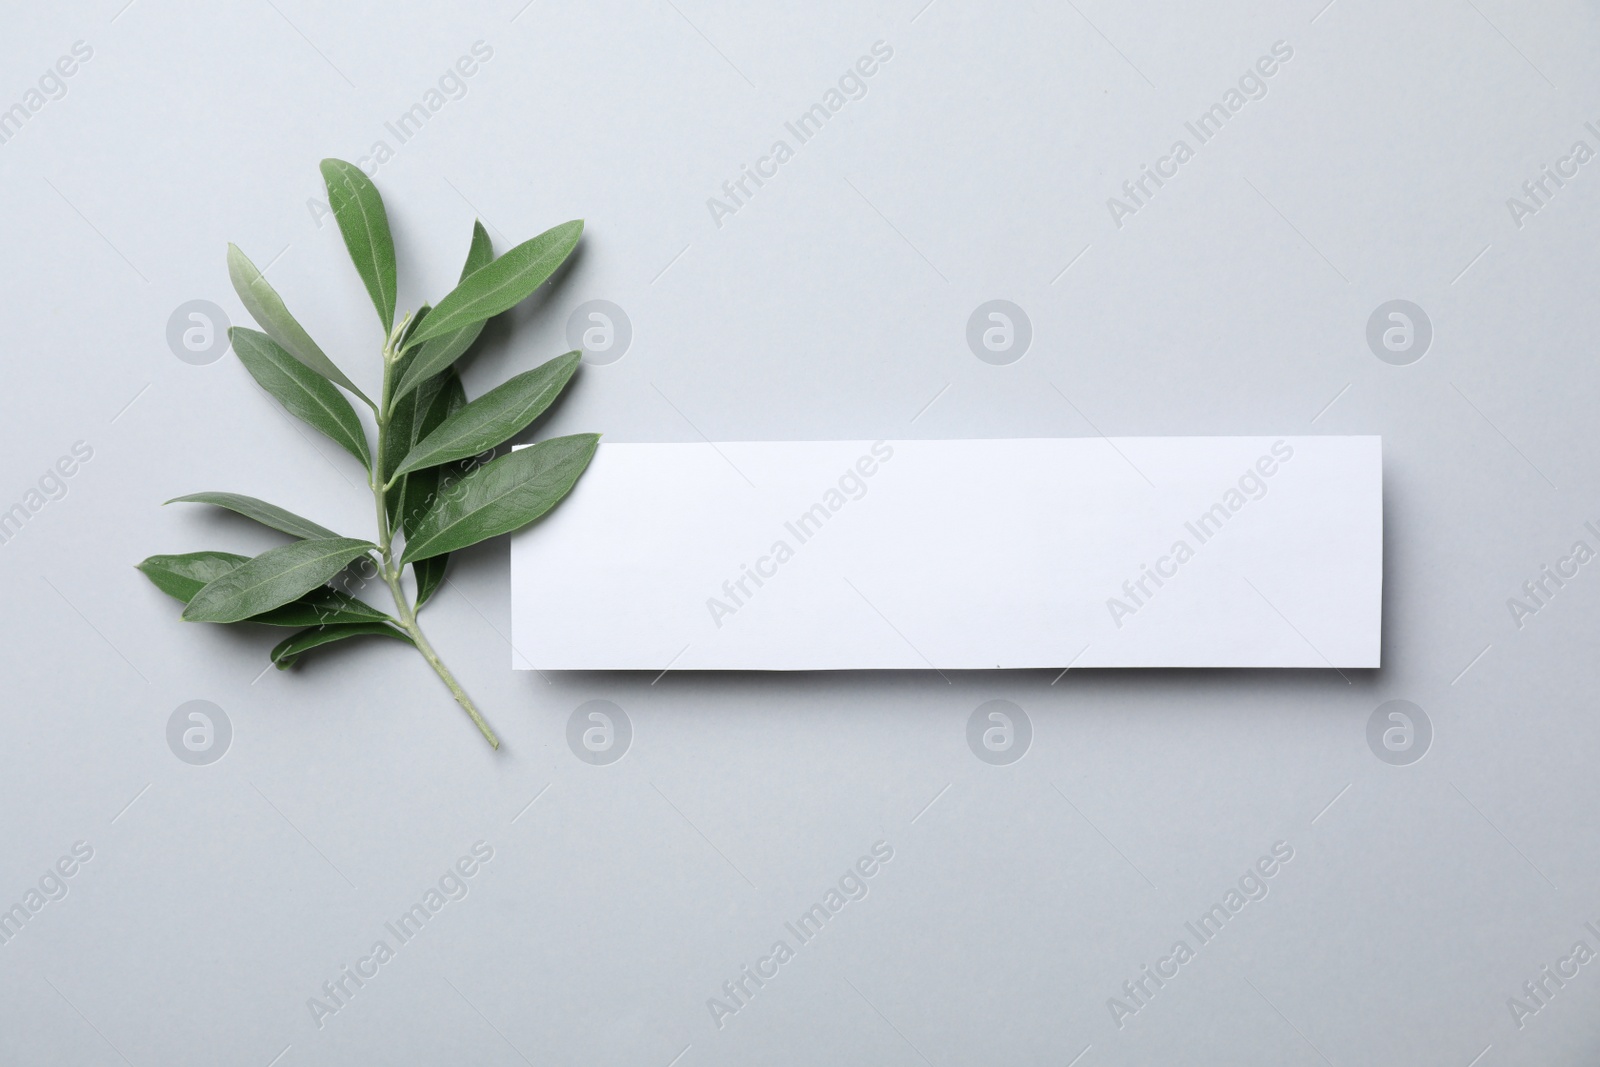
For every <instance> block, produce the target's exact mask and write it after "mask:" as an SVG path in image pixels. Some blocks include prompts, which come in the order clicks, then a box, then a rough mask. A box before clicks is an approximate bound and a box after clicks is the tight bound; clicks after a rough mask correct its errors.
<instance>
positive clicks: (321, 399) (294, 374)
mask: <svg viewBox="0 0 1600 1067" xmlns="http://www.w3.org/2000/svg"><path fill="white" fill-rule="evenodd" d="M228 338H229V339H230V340H231V341H232V342H233V352H234V354H235V355H236V356H238V357H239V362H240V363H243V364H244V369H245V370H247V371H249V372H250V377H252V378H254V379H255V380H256V382H257V383H258V384H259V385H260V386H261V388H263V389H265V390H266V391H267V392H269V393H271V394H272V395H273V396H275V397H277V399H278V402H279V403H280V404H282V405H283V406H284V407H286V408H288V409H289V413H290V414H291V415H294V416H295V417H296V418H298V419H300V420H301V421H303V422H307V423H310V424H311V425H312V426H315V427H316V428H317V429H319V430H321V431H322V432H323V433H325V434H327V435H328V436H329V437H331V438H333V440H334V441H335V442H336V443H337V444H339V445H340V446H341V447H342V448H344V450H345V451H347V452H349V453H350V454H351V455H352V456H354V457H356V458H357V459H359V460H360V461H361V465H362V466H363V467H366V468H367V469H368V470H370V469H371V468H372V455H371V453H370V452H368V451H367V434H366V431H365V430H363V429H362V428H361V420H360V419H358V418H357V417H356V409H355V408H353V407H351V406H350V401H348V400H346V399H345V398H344V395H343V394H342V393H340V392H339V390H337V389H335V388H334V387H333V386H332V385H331V384H329V382H328V381H327V379H325V378H322V377H321V376H319V375H317V374H314V373H312V372H311V371H310V370H309V369H307V368H306V366H305V365H304V364H302V363H301V362H300V361H299V360H297V359H295V358H294V357H293V356H291V355H289V353H288V352H286V351H284V349H283V347H282V346H281V345H279V344H278V343H277V342H276V341H274V340H273V339H272V338H271V337H268V336H267V335H266V334H264V333H260V332H258V331H256V330H250V329H246V328H245V327H243V326H234V327H232V328H230V329H229V330H228Z"/></svg>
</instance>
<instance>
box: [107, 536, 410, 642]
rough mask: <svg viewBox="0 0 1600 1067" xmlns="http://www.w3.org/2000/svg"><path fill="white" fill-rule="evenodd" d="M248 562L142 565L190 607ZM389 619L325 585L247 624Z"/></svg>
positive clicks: (167, 559) (166, 560) (213, 555)
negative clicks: (196, 597) (199, 595)
mask: <svg viewBox="0 0 1600 1067" xmlns="http://www.w3.org/2000/svg"><path fill="white" fill-rule="evenodd" d="M248 562H250V558H249V557H248V556H241V555H238V554H237V553H234V552H188V553H185V554H183V555H181V556H151V557H150V558H149V559H147V560H145V561H144V562H143V563H141V564H139V570H141V571H143V572H144V574H145V576H146V577H147V578H149V579H150V581H152V582H154V583H155V586H156V588H158V589H160V590H161V591H162V592H163V593H166V594H167V595H168V596H171V597H174V598H176V599H178V600H181V601H183V602H184V603H185V604H187V603H188V602H189V601H191V600H193V599H194V595H195V594H196V593H198V592H199V591H200V590H202V589H204V588H205V587H206V585H208V584H209V583H210V582H212V581H215V580H216V579H218V578H220V577H222V576H223V575H224V574H227V573H229V572H230V571H233V570H236V569H237V568H239V567H240V566H242V565H243V564H245V563H248ZM387 619H389V616H388V615H385V614H384V613H383V612H381V611H379V610H378V609H377V608H375V607H373V606H372V605H371V604H368V603H366V602H365V601H362V600H357V599H356V598H355V597H353V596H350V595H349V594H347V593H343V592H340V591H339V590H337V589H334V588H333V587H331V586H326V585H324V586H319V587H318V588H316V589H313V590H311V591H310V592H309V593H306V594H305V595H304V596H302V597H300V598H298V599H297V600H292V601H290V602H289V603H287V604H285V605H283V606H282V607H277V608H273V609H272V610H271V611H266V612H263V613H262V614H260V615H252V616H250V617H249V618H248V619H245V620H243V621H244V622H255V623H261V624H263V625H266V626H321V625H323V624H325V623H340V622H381V621H384V620H387Z"/></svg>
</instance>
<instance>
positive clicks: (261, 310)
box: [228, 244, 371, 404]
mask: <svg viewBox="0 0 1600 1067" xmlns="http://www.w3.org/2000/svg"><path fill="white" fill-rule="evenodd" d="M228 277H229V278H231V279H232V280H233V290H234V292H236V293H238V294H239V300H240V301H241V302H242V303H243V304H244V306H245V310H246V311H248V312H250V315H251V317H253V318H254V319H255V320H256V322H257V323H259V324H260V326H261V328H262V329H263V330H265V331H267V336H269V337H271V338H272V339H273V340H274V341H276V342H277V343H278V344H279V345H281V346H282V347H283V349H284V350H285V351H286V352H288V353H289V354H290V355H291V356H293V357H294V358H295V359H297V360H299V361H300V362H301V363H303V364H305V365H306V366H307V367H310V368H311V369H312V370H314V371H316V372H317V373H318V374H320V375H321V376H322V377H324V378H326V379H327V380H328V381H330V382H338V383H339V384H340V385H342V386H344V387H345V388H346V389H348V390H350V391H351V392H352V393H354V394H356V396H359V397H360V398H361V399H362V400H367V395H366V394H365V393H363V392H362V391H361V390H360V389H357V388H356V383H355V382H352V381H351V380H350V379H349V378H348V377H346V376H345V373H344V371H342V370H340V369H339V368H338V366H337V365H336V364H335V363H334V362H333V360H331V359H329V358H328V357H327V355H326V354H325V353H324V352H323V351H322V349H320V348H318V347H317V342H315V341H313V340H312V339H311V335H310V334H308V333H306V331H305V328H304V327H302V326H301V325H300V324H299V323H298V322H296V321H295V317H294V316H293V315H291V314H289V309H288V308H287V307H285V306H284V304H283V298H282V297H280V296H279V295H278V291H277V290H276V289H274V288H273V287H272V284H271V283H270V282H268V281H267V279H265V278H263V277H262V276H261V272H260V271H258V270H256V265H255V264H254V263H251V262H250V258H249V257H248V256H246V255H245V254H244V253H243V252H241V251H240V250H239V246H238V245H233V244H230V245H229V246H228ZM367 402H368V403H369V404H370V403H371V401H370V400H368V401H367Z"/></svg>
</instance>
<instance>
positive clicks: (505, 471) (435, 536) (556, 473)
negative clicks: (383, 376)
mask: <svg viewBox="0 0 1600 1067" xmlns="http://www.w3.org/2000/svg"><path fill="white" fill-rule="evenodd" d="M599 443H600V435H599V434H594V433H582V434H573V435H572V436H570V437H557V438H553V439H552V440H549V441H541V442H539V443H538V444H536V445H531V446H529V447H528V448H523V449H518V450H517V451H515V452H512V453H511V454H509V455H505V456H501V457H500V458H499V459H497V460H494V461H493V462H491V463H488V464H486V465H484V466H482V467H479V468H478V469H477V470H475V471H473V472H472V473H471V474H469V475H467V476H466V477H465V478H463V479H461V481H460V482H459V483H458V484H457V485H455V486H453V487H452V488H451V490H450V491H449V492H448V493H441V494H440V495H439V499H438V500H437V501H435V502H434V505H433V507H432V508H431V509H429V511H428V512H427V514H425V515H423V516H422V518H421V519H419V520H417V523H416V528H415V530H414V531H413V532H412V533H410V534H409V535H408V537H407V540H406V550H405V555H404V556H402V557H401V562H402V563H411V562H414V561H416V560H419V559H427V558H428V557H429V556H437V555H439V554H440V553H443V552H454V551H455V550H456V549H459V548H466V547H467V546H468V545H475V544H477V543H478V542H479V541H483V540H486V539H488V538H490V537H494V536H496V535H498V534H503V533H509V532H511V531H512V530H515V529H518V528H520V527H522V526H526V525H527V524H528V523H530V522H532V521H533V520H534V519H537V518H538V517H539V516H541V515H543V514H544V513H545V512H547V511H549V510H550V509H551V508H553V507H555V506H556V504H558V503H559V502H560V501H561V498H562V497H564V496H566V495H567V493H568V492H569V491H570V490H571V489H572V487H573V485H574V484H575V483H576V482H577V480H578V476H579V475H581V474H582V473H583V471H584V468H585V467H587V466H588V465H589V460H590V459H591V458H593V456H594V450H595V448H596V447H597V446H598V445H599ZM301 543H302V544H304V543H306V542H301Z"/></svg>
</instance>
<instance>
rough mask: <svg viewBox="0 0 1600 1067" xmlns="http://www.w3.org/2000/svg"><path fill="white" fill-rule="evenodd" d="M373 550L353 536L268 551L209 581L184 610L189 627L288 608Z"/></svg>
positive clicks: (301, 543)
mask: <svg viewBox="0 0 1600 1067" xmlns="http://www.w3.org/2000/svg"><path fill="white" fill-rule="evenodd" d="M375 547H376V546H375V545H371V544H369V543H367V542H366V541H358V540H356V539H355V538H353V537H332V538H323V539H318V540H314V541H295V542H294V543H292V544H287V545H283V546H281V547H278V548H271V549H268V550H267V551H265V552H263V553H261V555H259V556H257V557H256V558H254V559H252V560H250V561H249V562H248V563H241V564H240V565H239V566H238V567H235V568H234V569H233V570H231V571H229V572H228V573H226V574H223V575H221V576H220V577H217V578H214V579H212V580H211V581H210V582H208V583H207V584H206V586H205V588H203V589H201V590H200V591H199V592H198V593H196V594H195V595H194V597H193V599H191V600H190V601H189V606H188V607H187V608H184V609H183V617H184V619H185V620H187V621H189V622H238V621H240V620H241V619H247V618H249V617H250V616H252V615H259V614H261V613H262V612H264V611H270V610H271V609H273V608H276V607H279V606H281V605H283V604H287V603H289V601H291V600H295V599H297V598H298V597H299V596H300V595H301V594H302V593H308V592H310V591H311V590H313V589H315V588H316V587H317V586H319V585H321V584H322V583H323V582H326V581H327V580H328V579H329V578H332V577H333V576H334V575H335V574H338V573H339V572H340V571H341V570H343V569H344V568H345V567H346V566H347V565H348V564H349V563H350V562H351V561H352V560H354V559H355V558H356V557H357V556H360V555H363V554H364V553H366V552H368V551H371V550H372V549H374V548H375Z"/></svg>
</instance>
